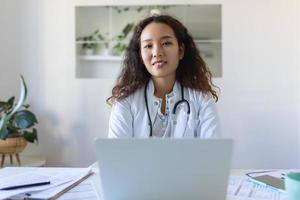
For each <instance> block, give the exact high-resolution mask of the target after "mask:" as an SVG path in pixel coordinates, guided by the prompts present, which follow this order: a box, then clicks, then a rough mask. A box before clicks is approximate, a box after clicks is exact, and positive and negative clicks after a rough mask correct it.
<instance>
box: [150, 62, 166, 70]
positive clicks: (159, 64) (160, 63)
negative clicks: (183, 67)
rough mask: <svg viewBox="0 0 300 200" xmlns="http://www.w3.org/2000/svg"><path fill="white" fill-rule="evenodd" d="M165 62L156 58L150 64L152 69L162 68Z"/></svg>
mask: <svg viewBox="0 0 300 200" xmlns="http://www.w3.org/2000/svg"><path fill="white" fill-rule="evenodd" d="M166 64H167V61H164V60H158V61H154V62H153V64H152V66H153V68H154V69H161V68H163V67H164V66H165V65H166Z"/></svg>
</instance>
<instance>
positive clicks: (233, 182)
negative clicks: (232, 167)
mask: <svg viewBox="0 0 300 200" xmlns="http://www.w3.org/2000/svg"><path fill="white" fill-rule="evenodd" d="M227 196H228V198H229V199H236V200H239V199H240V200H251V199H252V200H254V199H255V200H287V197H286V195H285V193H282V192H279V191H278V190H275V189H273V188H271V187H268V186H263V185H260V184H257V183H254V182H252V181H250V180H249V178H247V177H246V176H230V179H229V183H228V188H227Z"/></svg>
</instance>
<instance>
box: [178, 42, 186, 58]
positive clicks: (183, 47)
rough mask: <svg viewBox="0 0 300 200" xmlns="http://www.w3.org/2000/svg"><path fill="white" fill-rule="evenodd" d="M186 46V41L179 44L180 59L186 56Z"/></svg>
mask: <svg viewBox="0 0 300 200" xmlns="http://www.w3.org/2000/svg"><path fill="white" fill-rule="evenodd" d="M184 51H185V46H184V43H181V45H180V46H179V58H180V60H181V59H182V58H183V57H184Z"/></svg>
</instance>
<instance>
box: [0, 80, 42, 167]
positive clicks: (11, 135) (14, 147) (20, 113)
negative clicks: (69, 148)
mask: <svg viewBox="0 0 300 200" xmlns="http://www.w3.org/2000/svg"><path fill="white" fill-rule="evenodd" d="M26 98H27V87H26V83H25V80H24V78H23V76H21V91H20V97H19V100H18V102H17V103H15V97H14V96H13V97H11V98H9V99H8V100H7V101H0V154H2V161H1V165H3V162H4V159H5V155H6V154H8V155H10V158H11V162H12V155H13V154H15V155H16V157H17V161H18V163H19V165H20V159H19V155H18V154H19V153H20V152H21V151H23V150H24V148H25V147H26V145H27V142H31V143H34V142H37V141H38V137H37V130H36V129H35V128H34V125H35V124H37V123H38V121H37V118H36V116H35V114H33V113H32V112H31V111H29V109H28V108H29V105H28V104H25V101H26Z"/></svg>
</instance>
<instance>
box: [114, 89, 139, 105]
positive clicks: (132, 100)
mask: <svg viewBox="0 0 300 200" xmlns="http://www.w3.org/2000/svg"><path fill="white" fill-rule="evenodd" d="M143 94H144V87H141V88H139V89H137V90H136V91H135V92H134V93H132V94H130V95H128V96H127V97H125V98H123V99H120V100H117V101H116V102H114V103H113V106H116V105H119V104H121V105H124V106H129V107H131V106H134V105H135V104H137V103H138V102H141V100H143V99H144V96H143Z"/></svg>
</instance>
